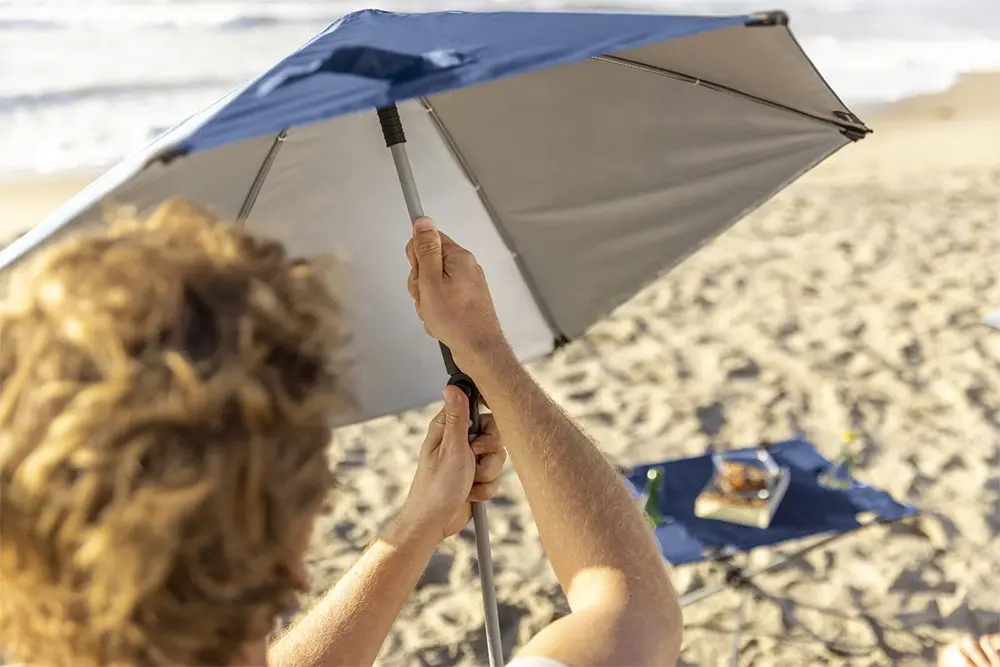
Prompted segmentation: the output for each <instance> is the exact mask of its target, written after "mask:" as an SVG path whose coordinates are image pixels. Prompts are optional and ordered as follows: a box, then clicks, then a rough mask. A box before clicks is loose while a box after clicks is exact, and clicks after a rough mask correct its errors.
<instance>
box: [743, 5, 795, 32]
mask: <svg viewBox="0 0 1000 667" xmlns="http://www.w3.org/2000/svg"><path fill="white" fill-rule="evenodd" d="M788 21H789V19H788V13H787V12H784V11H782V10H780V9H776V10H773V11H770V12H756V13H754V14H750V15H749V16H748V17H747V22H746V26H747V27H748V28H771V27H775V26H786V25H788Z"/></svg>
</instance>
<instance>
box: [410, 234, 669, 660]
mask: <svg viewBox="0 0 1000 667" xmlns="http://www.w3.org/2000/svg"><path fill="white" fill-rule="evenodd" d="M407 256H408V258H409V260H410V265H411V268H412V271H411V274H410V279H409V291H410V295H411V296H412V297H413V299H414V303H415V306H416V309H417V314H418V315H419V316H420V318H421V319H422V320H423V322H424V325H425V327H426V329H427V331H428V332H429V333H430V334H431V335H432V336H433V337H435V338H437V339H438V340H440V341H441V342H443V343H445V344H446V345H448V346H449V347H450V348H451V349H452V352H453V353H454V356H455V360H456V362H457V363H458V365H459V366H460V367H461V368H462V369H463V370H464V371H465V372H466V373H468V374H469V375H470V376H471V377H472V378H473V380H475V382H476V384H477V385H478V386H479V388H480V390H481V391H482V392H483V396H484V397H485V399H486V401H487V403H488V404H489V406H490V408H491V409H492V411H493V414H494V417H495V419H496V422H497V424H498V425H499V429H500V431H501V432H503V434H504V441H505V445H506V447H507V451H508V452H509V453H510V458H511V461H512V462H513V464H514V468H515V470H516V471H517V474H518V477H519V479H520V481H521V484H522V485H523V487H524V491H525V494H526V496H527V498H528V502H529V504H530V505H531V509H532V514H533V515H534V519H535V522H536V524H537V526H538V531H539V534H540V535H541V539H542V544H543V546H544V547H545V550H546V553H547V554H548V557H549V560H550V561H551V563H552V566H553V569H554V570H555V573H556V576H557V578H558V579H559V582H560V584H561V586H562V587H563V589H564V590H565V592H566V596H567V599H568V601H569V604H570V608H571V609H572V613H571V614H570V615H569V616H566V617H565V618H562V619H560V620H558V621H556V622H555V623H553V624H552V625H551V626H549V627H548V628H546V629H544V630H543V631H542V632H541V633H539V634H538V636H536V637H535V638H534V639H533V640H531V641H530V642H529V643H528V645H527V646H525V647H524V648H523V650H522V651H521V653H520V656H536V657H545V658H550V659H553V660H556V661H559V662H562V663H564V664H567V665H574V667H587V666H589V665H615V664H617V665H623V664H624V665H672V664H675V663H676V660H677V656H678V652H679V649H680V640H681V629H682V620H681V612H680V606H679V603H678V599H677V595H676V592H675V591H674V588H673V586H672V585H671V583H670V579H669V576H668V573H667V569H666V566H665V564H664V561H663V560H662V558H661V556H660V552H659V549H658V547H657V545H656V544H655V541H654V538H653V536H652V535H651V533H650V531H649V529H648V528H647V527H646V525H645V522H644V520H643V518H642V516H641V514H640V512H639V511H638V508H637V507H636V506H635V504H634V503H633V501H632V498H631V496H630V494H629V493H628V491H627V490H626V489H625V486H624V485H623V484H622V482H621V478H620V477H619V475H618V473H617V472H616V470H615V469H614V468H613V467H612V466H611V465H610V464H609V463H608V461H607V460H606V459H605V458H604V456H603V455H602V454H601V452H600V451H599V450H598V449H597V447H596V446H595V445H594V443H593V442H592V441H591V440H590V438H589V437H587V436H586V435H585V434H584V433H583V432H582V431H581V430H580V429H579V428H578V427H577V426H576V425H575V424H574V423H573V421H572V420H571V419H569V418H568V417H567V416H566V415H565V414H564V413H563V412H562V411H561V410H560V409H559V408H558V406H556V405H555V403H553V402H552V400H551V399H550V398H549V397H548V396H547V395H546V394H545V392H544V391H543V390H542V389H541V388H540V387H539V386H538V385H537V384H536V383H535V382H534V380H533V379H532V378H531V376H530V375H528V373H527V372H525V371H524V369H523V368H522V367H521V365H520V364H519V363H518V361H517V358H516V357H515V355H514V353H513V351H512V350H511V348H510V346H509V345H508V343H507V341H506V340H505V338H504V336H503V333H502V331H501V329H500V324H499V320H498V319H497V315H496V311H495V309H494V307H493V301H492V299H491V297H490V293H489V288H488V287H487V284H486V278H485V275H484V274H483V271H482V269H481V268H480V267H479V265H478V263H477V262H476V260H475V258H474V257H473V256H472V255H471V254H470V253H469V252H468V251H466V250H465V249H463V248H461V247H460V246H458V245H457V244H456V243H455V242H454V241H452V240H451V239H450V238H448V237H447V236H445V235H443V234H440V233H439V232H438V231H437V229H436V228H435V227H434V225H433V223H432V222H431V221H430V220H429V219H427V218H422V219H420V220H418V221H417V222H416V223H415V225H414V236H413V239H412V240H411V242H410V243H409V244H408V245H407Z"/></svg>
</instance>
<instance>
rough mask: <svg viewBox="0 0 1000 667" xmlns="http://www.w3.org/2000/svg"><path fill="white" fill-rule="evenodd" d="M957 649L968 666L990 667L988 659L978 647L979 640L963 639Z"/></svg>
mask: <svg viewBox="0 0 1000 667" xmlns="http://www.w3.org/2000/svg"><path fill="white" fill-rule="evenodd" d="M959 648H960V649H961V651H962V655H964V656H965V659H966V660H968V661H969V664H971V665H974V666H975V667H990V661H989V658H987V657H986V655H985V654H984V653H983V649H982V648H981V647H980V646H979V640H978V639H976V638H975V637H972V636H969V637H966V638H965V639H963V640H962V642H961V644H959Z"/></svg>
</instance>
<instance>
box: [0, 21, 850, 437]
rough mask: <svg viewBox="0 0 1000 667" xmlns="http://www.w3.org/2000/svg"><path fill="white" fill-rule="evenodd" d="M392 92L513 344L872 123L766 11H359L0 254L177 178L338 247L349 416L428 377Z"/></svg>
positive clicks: (745, 206)
mask: <svg viewBox="0 0 1000 667" xmlns="http://www.w3.org/2000/svg"><path fill="white" fill-rule="evenodd" d="M393 104H396V105H398V108H399V113H400V116H401V118H402V122H403V126H404V128H405V130H406V134H407V140H408V143H407V146H408V149H409V154H410V158H411V160H412V165H413V172H414V175H415V179H416V183H417V184H418V186H419V188H420V192H421V195H422V197H423V202H424V204H425V208H426V210H427V212H428V213H429V214H431V215H433V216H435V218H437V220H438V222H439V224H440V225H441V226H442V227H443V228H444V229H445V230H446V231H448V232H449V233H450V234H451V235H452V236H453V237H455V239H456V240H457V241H459V242H460V243H462V244H463V245H466V246H467V247H469V248H470V249H471V250H472V251H473V252H475V253H476V255H477V257H478V258H479V259H480V262H481V264H482V265H483V267H484V270H485V271H486V273H487V275H488V277H489V279H490V282H491V286H492V288H493V293H494V297H495V299H496V302H497V307H498V312H499V315H500V317H501V320H502V323H503V325H504V328H505V331H506V333H507V335H508V337H509V338H510V340H511V342H512V344H513V346H514V348H515V349H516V351H517V352H518V354H519V356H520V357H521V359H523V360H530V359H534V358H537V357H539V356H542V355H545V354H547V353H549V352H551V351H552V350H553V349H555V347H556V346H557V345H559V344H560V343H562V342H565V341H567V340H570V339H572V338H574V337H576V336H579V335H580V334H581V333H583V332H584V331H585V330H586V329H587V328H588V327H589V326H591V325H592V324H593V323H594V322H596V321H597V320H598V319H600V318H601V317H603V316H604V315H606V314H607V313H608V312H609V311H610V310H612V309H613V308H615V307H616V306H618V305H619V304H621V303H622V302H623V301H625V300H626V299H628V298H629V297H631V296H632V295H633V294H634V293H635V292H636V291H637V290H638V289H640V288H641V287H643V286H644V285H646V284H648V283H649V282H650V281H652V280H653V279H654V278H655V277H656V276H658V275H660V274H662V273H663V272H665V271H668V270H670V269H671V268H673V267H674V266H676V265H677V264H678V263H679V262H681V261H682V260H683V259H684V258H685V257H687V256H688V255H689V254H691V253H692V252H694V251H695V250H697V249H698V248H699V247H700V246H701V245H703V244H704V243H707V242H709V241H710V240H711V239H713V238H714V237H715V236H717V235H718V234H720V233H721V232H723V231H724V230H725V229H727V228H728V227H729V226H730V225H732V224H733V223H734V222H735V221H737V220H738V219H740V218H741V217H743V216H744V215H745V214H746V213H747V212H749V211H751V210H753V209H754V208H755V207H757V206H759V205H760V204H761V203H763V202H765V201H767V200H768V199H769V198H770V197H772V196H773V195H774V194H775V193H776V192H778V191H780V190H781V189H782V188H784V187H785V186H786V185H787V184H789V183H791V182H792V181H794V180H795V179H796V178H798V177H799V176H800V175H801V174H803V173H805V172H806V171H808V170H809V169H810V168H812V167H813V166H815V165H816V164H818V163H820V162H821V161H823V160H824V159H825V158H827V157H828V156H830V155H832V154H833V153H834V152H836V151H837V150H839V149H840V148H842V147H843V146H845V145H847V144H849V143H851V142H852V141H856V140H858V139H860V138H862V137H864V136H865V134H866V133H867V132H868V130H867V128H866V127H865V126H864V124H863V123H862V122H861V121H860V120H859V119H858V118H857V117H856V116H854V114H852V113H851V112H850V110H849V109H847V108H846V107H845V106H844V104H843V103H842V102H841V101H840V100H839V99H838V98H837V96H836V95H835V94H834V93H833V91H832V90H830V88H829V87H828V86H827V84H826V83H825V82H824V81H823V79H822V77H821V76H820V75H819V73H818V72H817V71H816V69H815V68H814V67H813V65H812V64H811V62H810V61H809V59H808V57H807V56H806V55H805V54H804V53H803V51H802V49H801V48H800V47H799V45H798V44H797V42H796V41H795V39H794V37H793V36H792V33H791V32H790V31H789V28H788V21H787V17H786V16H785V15H784V14H783V13H780V12H772V13H766V14H756V15H747V16H722V17H704V16H698V17H693V16H671V15H639V14H579V13H531V12H501V13H469V12H442V13H427V14H396V13H389V12H382V11H374V10H369V11H362V12H357V13H354V14H350V15H348V16H345V17H344V18H342V19H341V20H339V21H337V22H336V23H334V24H333V25H332V26H330V27H329V28H328V29H327V30H325V31H324V32H322V33H321V34H320V35H318V36H317V37H316V38H314V39H313V40H312V41H311V42H309V43H308V44H306V45H305V46H304V47H302V48H301V49H299V50H298V51H296V52H295V53H293V54H291V55H290V56H289V57H288V58H286V59H284V60H283V61H281V62H279V63H278V64H277V65H275V67H273V68H272V69H270V70H269V71H267V72H264V73H263V74H262V75H261V76H260V77H258V78H256V79H254V80H253V81H251V82H249V83H248V84H247V85H245V86H244V87H242V88H240V89H239V90H236V91H233V93H231V94H230V95H229V96H227V97H226V98H224V99H222V100H220V101H219V102H217V103H216V104H214V105H212V106H211V107H210V108H208V109H206V110H204V111H202V112H200V113H198V114H196V115H194V116H192V117H191V118H189V119H187V120H186V121H184V122H182V123H181V124H180V125H178V126H177V127H175V128H174V129H173V130H171V131H169V132H167V133H166V134H164V135H163V136H162V137H160V138H158V139H157V140H156V141H154V142H153V143H152V144H151V145H149V146H148V147H146V149H145V150H143V151H141V152H140V153H139V154H137V155H136V156H134V157H132V158H130V159H129V160H126V161H125V162H123V163H122V164H120V165H119V166H118V167H116V168H114V169H112V170H111V171H110V172H108V173H107V174H106V175H105V176H103V177H102V178H101V179H99V180H98V181H96V182H95V183H94V184H92V185H91V186H90V187H89V188H87V189H86V190H84V191H83V192H82V193H81V194H80V195H79V196H77V197H76V198H75V199H73V200H71V201H70V202H68V203H67V204H66V205H64V206H63V207H62V208H61V209H59V210H58V211H56V213H55V214H54V215H53V216H52V217H50V218H49V219H47V220H46V221H44V222H43V223H42V224H40V225H38V226H37V227H36V228H34V229H32V230H30V231H29V232H28V233H26V234H25V235H24V236H22V237H21V238H20V239H18V240H17V241H15V242H14V243H12V244H11V245H9V246H8V247H7V248H5V249H3V250H0V268H4V267H8V266H11V265H12V264H14V263H16V262H17V261H18V260H20V259H21V258H22V257H24V256H25V255H27V254H29V253H30V252H31V251H32V250H34V249H35V248H37V247H39V246H40V245H42V244H44V243H46V242H48V241H50V240H51V239H54V238H57V237H59V236H60V235H61V234H63V233H65V232H68V231H72V230H75V229H80V228H82V227H86V226H90V225H99V224H103V223H104V222H105V221H106V220H107V218H108V214H109V212H110V211H112V210H113V209H114V208H115V207H118V206H129V207H132V208H137V209H139V210H140V212H141V211H145V210H149V209H150V208H152V207H154V206H155V205H157V204H158V203H160V202H161V201H163V200H164V199H165V198H167V197H170V196H183V197H186V198H188V199H191V200H193V201H196V202H199V203H201V204H203V205H206V206H208V207H210V208H212V209H214V210H215V211H217V212H218V213H219V214H220V215H222V216H226V217H231V218H233V219H238V220H239V221H240V222H241V223H242V224H244V225H246V227H247V228H249V229H252V230H254V231H257V232H260V233H264V234H266V235H269V236H272V237H276V238H278V239H280V240H281V241H283V242H284V243H285V244H286V245H287V246H288V247H289V249H290V251H291V252H293V253H296V254H301V255H306V256H311V257H313V258H314V259H315V260H317V261H319V262H321V263H325V265H326V266H328V267H329V268H330V271H331V278H330V279H331V283H332V284H333V285H334V286H335V287H336V288H337V289H338V290H339V291H340V292H341V297H342V298H343V300H344V301H345V302H346V304H347V307H348V308H349V309H350V310H351V311H352V313H351V314H352V320H351V321H352V322H353V326H354V334H355V335H354V337H353V338H354V343H353V344H352V345H353V347H352V348H351V349H350V350H349V351H348V353H349V354H351V355H352V357H353V359H354V362H355V363H354V364H353V366H354V368H355V372H356V378H354V379H353V380H352V385H353V389H354V394H355V396H356V397H357V399H358V402H359V404H360V408H361V409H360V412H359V414H357V415H356V418H357V419H367V418H371V417H375V416H378V415H383V414H389V413H394V412H398V411H400V410H403V409H406V408H409V407H413V406H417V405H421V404H425V403H427V402H430V401H432V400H435V399H436V398H437V397H438V396H439V391H440V384H441V366H440V357H439V352H438V349H437V346H436V345H435V344H434V343H433V341H428V340H427V339H426V336H425V335H424V334H423V330H422V326H421V324H420V322H419V321H417V318H416V317H415V316H414V314H413V310H412V307H411V306H410V304H409V302H408V300H409V297H408V296H407V294H406V291H405V290H404V289H403V287H402V286H403V284H404V282H405V279H406V272H407V270H408V267H407V265H406V262H405V261H404V260H403V259H402V255H401V252H402V251H401V249H402V247H403V244H404V243H405V240H406V238H407V236H408V234H409V230H408V228H407V226H406V225H405V224H402V222H401V220H402V219H403V218H404V216H406V215H407V209H406V207H405V206H404V202H403V198H402V197H400V195H399V189H398V187H399V186H398V182H397V177H396V172H395V169H394V164H393V159H392V157H391V156H390V155H389V152H388V151H386V150H385V140H384V137H383V135H382V130H381V127H380V124H379V119H378V118H377V116H376V114H375V112H374V110H375V109H376V108H383V107H387V106H390V105H393Z"/></svg>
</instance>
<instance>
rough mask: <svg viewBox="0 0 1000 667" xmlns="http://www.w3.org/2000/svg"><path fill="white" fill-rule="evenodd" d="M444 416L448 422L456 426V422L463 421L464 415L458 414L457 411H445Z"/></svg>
mask: <svg viewBox="0 0 1000 667" xmlns="http://www.w3.org/2000/svg"><path fill="white" fill-rule="evenodd" d="M444 418H445V421H446V422H447V423H448V424H450V425H452V426H454V425H455V424H461V423H462V415H460V414H457V413H455V412H447V413H445V416H444Z"/></svg>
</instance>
